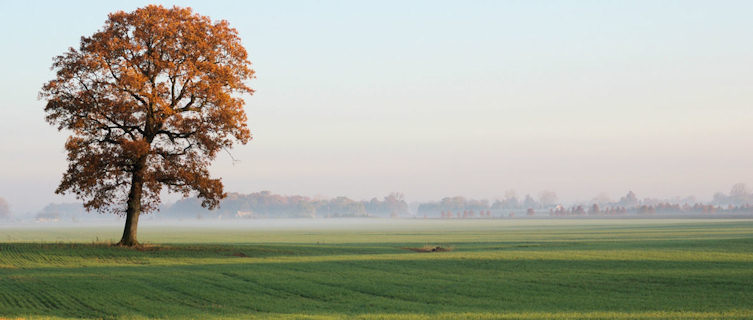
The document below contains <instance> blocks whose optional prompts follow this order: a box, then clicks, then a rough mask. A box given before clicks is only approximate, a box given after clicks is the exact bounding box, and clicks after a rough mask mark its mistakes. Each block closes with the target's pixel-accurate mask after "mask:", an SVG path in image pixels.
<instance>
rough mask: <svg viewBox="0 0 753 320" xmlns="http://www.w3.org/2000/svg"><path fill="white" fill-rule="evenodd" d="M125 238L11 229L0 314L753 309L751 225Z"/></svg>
mask: <svg viewBox="0 0 753 320" xmlns="http://www.w3.org/2000/svg"><path fill="white" fill-rule="evenodd" d="M119 232H120V228H119V227H117V228H116V227H76V228H74V227H59V228H51V227H17V228H10V227H4V228H0V241H1V243H0V319H3V318H5V319H16V318H24V319H26V318H31V319H38V318H43V319H44V318H52V319H58V318H64V319H67V318H95V319H98V318H104V319H146V318H177V319H225V318H228V319H229V318H241V319H247V318H283V319H330V318H335V319H350V318H357V319H382V318H388V319H603V318H607V319H753V220H735V221H731V220H470V221H440V220H408V221H406V220H403V221H400V222H399V223H398V222H395V221H391V220H377V221H374V223H373V224H368V225H367V224H364V223H356V224H354V225H348V226H345V225H340V226H336V227H328V226H327V225H325V224H317V225H316V226H312V227H310V228H308V227H305V226H301V225H300V224H299V225H298V226H296V227H284V226H282V227H273V228H271V229H263V228H258V227H251V228H247V227H244V226H242V225H239V226H236V227H231V228H224V229H223V228H219V227H207V228H196V227H188V226H184V227H166V226H162V227H158V226H150V225H149V222H148V221H146V222H143V223H142V226H141V230H140V234H139V236H140V240H141V241H144V242H148V243H151V246H149V247H148V249H146V250H144V251H137V250H132V249H124V248H114V247H109V246H108V245H107V244H106V243H101V242H107V241H110V240H113V239H116V238H118V236H119ZM97 241H99V242H97ZM425 245H431V246H436V245H439V246H442V247H446V248H451V249H452V251H450V252H429V253H422V252H413V251H410V250H406V249H405V248H409V247H423V246H425Z"/></svg>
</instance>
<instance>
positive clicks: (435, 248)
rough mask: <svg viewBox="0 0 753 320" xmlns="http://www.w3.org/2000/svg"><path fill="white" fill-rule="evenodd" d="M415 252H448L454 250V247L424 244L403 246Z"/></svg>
mask: <svg viewBox="0 0 753 320" xmlns="http://www.w3.org/2000/svg"><path fill="white" fill-rule="evenodd" d="M403 249H405V250H410V251H413V252H447V251H452V248H447V247H440V246H423V247H420V248H403Z"/></svg>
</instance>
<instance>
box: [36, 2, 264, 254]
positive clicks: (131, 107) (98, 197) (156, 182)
mask: <svg viewBox="0 0 753 320" xmlns="http://www.w3.org/2000/svg"><path fill="white" fill-rule="evenodd" d="M52 68H53V69H54V70H55V71H56V76H55V78H54V79H53V80H51V81H49V82H48V83H46V84H45V85H44V86H43V88H42V91H41V94H40V96H41V98H42V99H45V100H46V101H47V104H46V107H45V112H46V120H47V121H48V122H49V123H50V124H52V125H55V126H57V127H58V129H59V130H68V131H70V132H72V134H71V136H70V137H69V138H68V140H67V142H66V144H65V149H66V151H67V153H68V156H67V158H68V162H69V165H68V169H67V170H66V171H65V173H64V174H63V178H62V181H61V183H60V185H59V187H58V188H57V190H56V192H57V193H74V194H76V195H77V197H78V198H80V199H82V200H83V201H84V206H85V207H86V208H87V209H88V210H97V211H100V212H112V213H117V214H126V215H127V216H128V218H127V219H128V220H127V221H126V229H128V224H129V221H130V219H131V218H130V216H131V215H132V214H134V215H135V218H136V219H137V218H138V214H139V213H140V212H150V211H153V210H155V209H157V206H158V204H159V202H160V192H161V191H162V190H163V188H165V187H166V188H167V190H169V191H172V192H179V193H182V194H183V195H184V196H189V195H190V194H192V193H195V194H197V195H198V197H200V198H201V199H202V205H203V206H205V207H209V208H214V207H216V206H217V205H218V204H219V200H220V199H221V198H223V197H224V196H225V193H224V192H223V186H222V183H221V181H220V179H218V178H212V177H210V176H209V171H208V166H209V164H210V161H211V160H213V159H214V158H215V157H216V156H217V154H218V152H220V151H221V150H222V149H225V148H230V147H232V146H233V144H234V143H236V142H240V143H242V144H245V143H247V142H248V141H249V140H250V139H251V134H250V131H249V129H248V127H247V124H246V122H247V117H246V113H245V111H244V109H243V106H244V100H243V99H242V95H243V94H252V93H253V90H252V89H251V88H250V87H249V86H248V85H247V84H246V81H247V80H249V79H251V78H253V77H254V71H253V70H252V69H251V63H250V62H249V61H248V54H247V52H246V50H245V48H244V47H243V46H242V45H241V39H240V37H239V36H238V32H237V31H236V30H235V29H233V28H231V27H230V26H229V24H228V22H227V21H224V20H220V21H212V20H211V19H210V18H209V17H206V16H202V15H199V14H196V13H194V12H193V11H192V10H191V8H179V7H172V8H164V7H162V6H156V5H149V6H147V7H144V8H140V9H137V10H135V11H133V12H123V11H119V12H115V13H112V14H110V15H109V16H108V19H107V21H106V22H105V25H104V27H103V28H102V29H101V30H100V31H98V32H96V33H94V34H93V35H91V36H89V37H82V38H81V43H80V46H79V48H78V49H74V48H70V49H69V50H68V51H67V52H65V53H64V54H62V55H60V56H57V57H55V58H54V63H53V66H52ZM142 194H143V195H142ZM135 221H137V220H135ZM135 221H134V226H133V227H134V230H133V233H134V235H133V237H134V239H133V241H126V242H129V243H124V244H126V245H132V244H135V243H137V242H136V241H135ZM126 231H128V230H126ZM125 238H126V237H125V233H124V240H127V239H125ZM121 242H123V240H121Z"/></svg>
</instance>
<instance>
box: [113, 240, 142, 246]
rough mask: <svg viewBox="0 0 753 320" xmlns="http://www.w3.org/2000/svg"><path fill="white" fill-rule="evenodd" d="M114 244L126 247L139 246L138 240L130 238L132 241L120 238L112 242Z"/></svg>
mask: <svg viewBox="0 0 753 320" xmlns="http://www.w3.org/2000/svg"><path fill="white" fill-rule="evenodd" d="M114 246H116V247H128V248H139V247H141V244H140V243H139V242H138V241H136V240H132V241H125V240H120V242H118V243H116V244H114Z"/></svg>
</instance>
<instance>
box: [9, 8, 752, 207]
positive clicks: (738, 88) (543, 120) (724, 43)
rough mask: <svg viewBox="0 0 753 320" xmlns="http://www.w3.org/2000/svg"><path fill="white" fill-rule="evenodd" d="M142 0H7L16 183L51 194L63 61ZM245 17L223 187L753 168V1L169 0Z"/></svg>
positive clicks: (658, 180) (491, 192) (566, 179)
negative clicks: (241, 95)
mask: <svg viewBox="0 0 753 320" xmlns="http://www.w3.org/2000/svg"><path fill="white" fill-rule="evenodd" d="M146 3H147V2H139V1H122V2H118V1H91V2H76V1H50V2H41V1H40V2H35V3H29V2H27V1H7V0H1V1H0V30H3V31H2V38H0V41H1V42H0V45H2V50H0V61H2V62H0V65H2V68H1V72H0V197H4V198H6V199H7V200H8V201H9V202H10V204H11V207H12V209H13V211H15V212H16V213H25V212H33V211H36V210H38V209H39V208H41V207H42V206H44V205H45V204H47V203H48V202H50V201H64V200H65V201H67V200H69V199H70V198H62V197H59V196H54V195H53V191H54V189H55V187H56V186H57V183H58V181H59V179H60V177H61V175H62V172H63V170H64V168H65V166H66V162H65V154H64V152H63V143H64V141H65V134H64V133H59V132H57V131H56V130H55V129H54V128H53V127H51V126H49V125H48V124H46V123H45V122H44V119H43V117H44V113H43V111H42V109H43V105H44V102H42V101H39V100H37V94H38V92H39V89H40V87H41V85H42V84H43V83H44V82H45V81H47V80H49V79H51V78H52V73H51V72H50V70H49V67H50V64H51V61H52V60H51V58H52V57H53V56H55V55H58V54H60V53H62V52H63V51H64V50H66V48H68V47H70V46H74V47H78V43H79V38H80V37H81V36H82V35H90V34H92V33H94V32H95V31H97V30H98V29H99V28H100V27H101V26H102V25H103V23H104V21H105V19H106V17H107V13H109V12H112V11H116V10H126V11H131V10H133V9H135V8H137V7H139V6H143V5H144V4H146ZM165 4H166V5H172V4H177V5H180V6H191V7H193V8H194V9H195V10H196V11H197V12H199V13H201V14H204V15H208V16H210V17H212V18H213V19H226V20H228V21H229V22H230V23H231V25H232V26H234V27H236V28H237V29H238V31H239V33H240V35H241V37H242V39H243V43H244V44H245V46H246V48H247V49H248V50H249V53H250V58H251V61H252V62H253V63H254V68H255V70H256V71H257V77H258V79H256V80H254V81H252V83H251V86H252V87H253V88H254V89H256V90H257V92H256V94H255V95H254V96H252V97H249V98H248V99H247V108H246V110H247V112H248V115H249V125H250V127H251V129H252V131H253V133H254V137H255V138H254V140H253V141H252V142H251V143H249V144H248V145H246V146H238V147H236V148H235V149H234V150H233V155H234V157H235V158H237V159H239V160H241V161H240V162H239V163H236V164H235V165H233V164H232V161H231V160H230V158H229V157H228V156H226V155H223V156H221V157H219V158H218V159H217V160H216V162H215V166H214V167H213V173H214V174H215V175H218V176H221V177H223V181H224V182H225V188H226V190H227V191H237V192H254V191H259V190H272V191H274V192H276V193H283V194H293V193H297V194H306V195H325V196H336V195H346V196H349V197H352V198H355V199H365V198H370V197H372V196H383V195H385V194H387V193H388V192H391V191H401V192H404V193H405V194H406V197H407V198H408V200H428V199H436V198H440V197H442V196H447V195H466V196H470V197H478V198H494V197H498V196H501V195H503V194H504V191H505V190H507V189H516V190H517V191H518V194H519V195H524V194H526V193H531V194H533V195H537V194H538V193H539V192H540V191H541V190H553V191H555V192H557V194H558V195H559V197H560V199H564V200H567V201H574V200H588V199H591V198H592V197H593V196H594V195H596V194H597V193H600V192H606V193H607V194H609V195H611V196H612V198H619V196H621V195H623V194H625V193H626V192H627V191H628V189H632V190H633V191H635V192H636V193H637V194H638V196H639V197H645V196H653V197H670V196H680V195H690V194H692V195H696V196H698V197H699V198H701V199H708V198H710V197H711V195H712V193H713V192H715V191H725V192H727V191H729V188H730V186H731V185H732V184H733V183H736V182H748V183H750V182H753V105H752V104H753V41H751V39H753V19H751V17H753V2H752V1H703V2H697V1H653V0H652V1H446V2H445V1H372V2H365V1H300V2H289V1H267V2H264V3H262V2H249V1H237V2H219V1H207V2H183V1H178V2H174V3H173V2H165Z"/></svg>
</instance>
